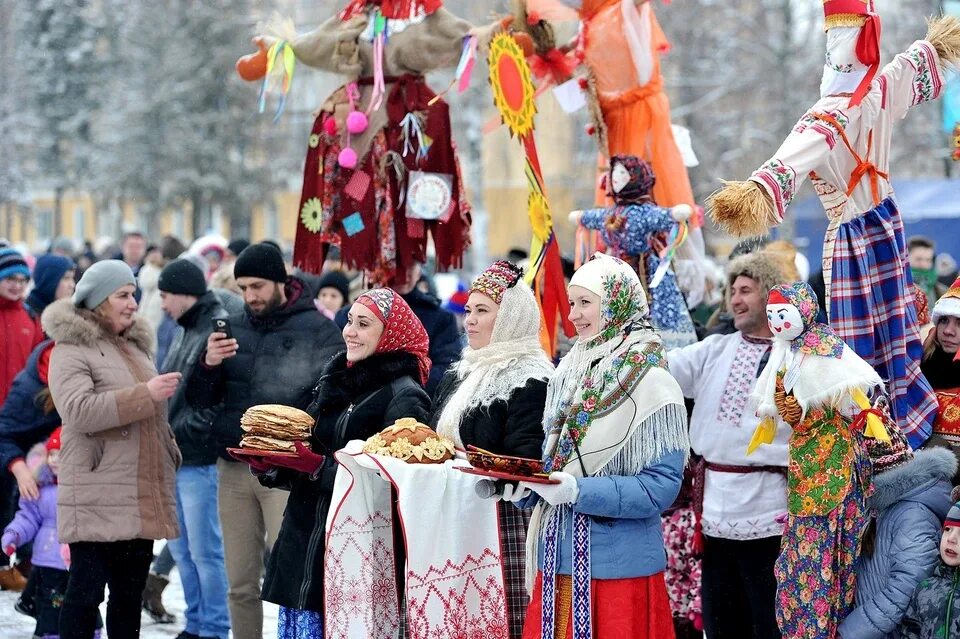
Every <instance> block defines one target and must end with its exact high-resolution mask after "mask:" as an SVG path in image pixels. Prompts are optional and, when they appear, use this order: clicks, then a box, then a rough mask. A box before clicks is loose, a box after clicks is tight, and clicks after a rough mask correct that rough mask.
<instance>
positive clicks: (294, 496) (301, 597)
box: [260, 353, 430, 612]
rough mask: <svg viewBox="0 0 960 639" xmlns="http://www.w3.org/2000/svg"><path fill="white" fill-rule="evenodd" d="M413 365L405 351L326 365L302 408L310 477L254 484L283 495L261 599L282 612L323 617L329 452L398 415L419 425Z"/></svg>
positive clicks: (423, 404)
mask: <svg viewBox="0 0 960 639" xmlns="http://www.w3.org/2000/svg"><path fill="white" fill-rule="evenodd" d="M418 376H419V372H418V368H417V360H416V358H415V357H414V356H413V355H410V354H409V353H384V354H382V355H372V356H371V357H368V358H367V359H364V360H361V361H359V362H357V363H356V364H355V365H353V366H351V367H350V368H347V366H346V355H345V354H340V355H338V356H337V357H336V359H334V360H333V361H332V362H330V364H329V366H328V367H327V369H326V370H325V371H324V374H323V377H321V378H320V381H319V383H318V384H317V387H316V389H315V395H314V401H313V403H312V404H311V405H310V407H309V408H308V409H307V412H309V413H310V414H311V415H313V416H315V417H316V419H317V422H316V426H315V427H314V429H313V434H312V436H311V438H310V441H311V448H312V449H313V451H314V452H318V453H323V454H324V455H326V456H327V457H326V459H325V460H324V465H323V467H322V469H321V471H320V472H319V473H317V477H316V479H311V478H310V476H308V475H306V474H304V473H298V472H296V471H291V470H287V469H277V470H274V471H272V472H271V473H269V474H268V475H264V476H262V477H261V478H260V481H261V483H263V484H264V485H265V486H268V487H271V488H286V489H288V490H290V498H289V500H288V501H287V509H286V510H285V511H284V513H283V524H282V525H281V526H280V535H279V536H278V537H277V541H276V543H275V544H274V545H273V551H272V553H271V554H270V561H269V563H268V564H267V574H266V576H265V577H264V581H263V595H262V598H263V599H264V600H266V601H271V602H273V603H275V604H279V605H281V606H285V607H287V608H299V609H301V610H314V611H317V612H322V611H323V554H324V550H325V548H326V539H325V534H324V527H325V525H326V521H327V512H328V511H329V509H330V498H331V496H332V494H333V484H334V479H335V478H336V475H337V462H336V460H335V459H334V458H333V455H332V454H331V453H333V452H334V451H337V450H340V449H341V448H343V447H344V446H346V444H347V442H349V441H351V440H354V439H367V438H368V437H370V436H372V435H374V434H376V433H378V432H380V431H381V430H383V428H384V427H386V426H389V425H390V424H392V423H393V422H395V421H396V420H398V419H400V418H402V417H414V418H416V419H417V420H418V421H421V422H425V421H426V420H427V416H428V415H429V412H430V398H429V397H428V396H427V393H426V392H425V391H424V390H423V387H421V386H420V383H419V381H417V380H418V378H419V377H418Z"/></svg>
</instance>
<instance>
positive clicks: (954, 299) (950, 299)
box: [930, 277, 960, 324]
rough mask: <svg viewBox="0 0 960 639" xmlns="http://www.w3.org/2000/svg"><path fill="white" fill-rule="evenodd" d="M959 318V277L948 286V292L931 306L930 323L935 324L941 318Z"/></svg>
mask: <svg viewBox="0 0 960 639" xmlns="http://www.w3.org/2000/svg"><path fill="white" fill-rule="evenodd" d="M945 316H946V317H960V277H958V278H957V279H956V280H955V281H954V283H953V284H951V285H950V288H949V290H947V292H946V293H944V294H943V296H941V297H940V299H938V300H937V303H936V304H934V305H933V312H932V313H931V314H930V321H931V322H933V324H936V323H937V322H939V321H940V318H941V317H945Z"/></svg>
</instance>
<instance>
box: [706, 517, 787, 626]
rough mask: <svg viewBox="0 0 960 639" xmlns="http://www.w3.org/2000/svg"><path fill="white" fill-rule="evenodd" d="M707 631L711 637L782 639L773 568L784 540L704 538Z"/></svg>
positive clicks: (771, 538) (769, 538)
mask: <svg viewBox="0 0 960 639" xmlns="http://www.w3.org/2000/svg"><path fill="white" fill-rule="evenodd" d="M703 541H704V547H703V585H702V597H703V630H704V633H705V634H706V636H707V639H780V629H779V628H778V627H777V619H776V615H775V609H776V606H775V604H776V599H777V580H776V578H775V577H774V576H773V564H774V562H775V561H776V560H777V556H779V554H780V537H764V538H761V539H750V540H747V541H734V540H731V539H720V538H718V537H709V536H707V535H704V536H703Z"/></svg>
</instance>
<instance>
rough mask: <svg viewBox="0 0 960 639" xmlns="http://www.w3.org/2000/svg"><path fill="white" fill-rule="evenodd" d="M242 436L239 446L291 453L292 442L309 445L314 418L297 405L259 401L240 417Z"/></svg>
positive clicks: (294, 450) (293, 448)
mask: <svg viewBox="0 0 960 639" xmlns="http://www.w3.org/2000/svg"><path fill="white" fill-rule="evenodd" d="M240 428H242V429H243V432H244V435H243V438H242V439H241V440H240V447H241V448H253V449H256V450H266V451H270V452H283V453H294V452H296V450H297V449H296V446H295V445H294V443H295V442H301V443H302V444H303V445H304V446H306V447H308V448H309V447H310V444H309V442H308V440H309V439H310V431H311V430H312V429H313V418H312V417H310V415H308V414H307V413H305V412H303V411H302V410H300V409H298V408H291V407H289V406H281V405H280V404H261V405H260V406H253V407H251V408H248V409H247V412H245V413H244V414H243V417H241V418H240Z"/></svg>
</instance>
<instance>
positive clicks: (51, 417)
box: [0, 340, 60, 472]
mask: <svg viewBox="0 0 960 639" xmlns="http://www.w3.org/2000/svg"><path fill="white" fill-rule="evenodd" d="M52 348H53V341H51V340H47V341H45V342H42V343H41V344H40V345H39V346H37V347H36V348H35V349H33V352H32V353H30V359H28V360H27V365H26V366H25V367H24V368H23V370H22V371H20V373H18V374H17V376H16V377H15V378H14V379H13V386H11V387H10V393H9V394H8V395H7V401H6V402H4V404H3V407H2V408H0V472H4V471H6V470H7V469H8V468H9V467H10V464H11V463H13V462H14V461H15V460H17V459H21V458H24V457H26V454H27V451H28V450H30V448H31V447H32V446H33V445H34V444H37V443H39V442H42V441H44V440H46V439H47V437H49V436H50V433H52V432H53V431H54V429H55V428H56V427H57V426H59V425H60V415H59V414H58V413H57V411H56V410H54V411H53V412H51V413H46V412H45V411H44V403H45V402H44V401H43V400H42V399H40V398H38V397H37V396H38V394H39V393H40V392H41V391H43V390H44V389H45V388H46V387H47V384H46V383H45V382H44V381H43V380H42V379H41V378H40V371H39V370H38V362H39V361H40V356H41V355H43V354H44V353H45V352H46V351H48V350H51V349H52ZM48 356H49V355H48Z"/></svg>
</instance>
